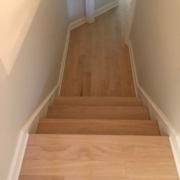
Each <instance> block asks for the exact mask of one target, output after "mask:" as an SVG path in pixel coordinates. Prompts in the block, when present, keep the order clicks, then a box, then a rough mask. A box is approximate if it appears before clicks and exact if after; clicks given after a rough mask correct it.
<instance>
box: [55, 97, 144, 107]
mask: <svg viewBox="0 0 180 180" xmlns="http://www.w3.org/2000/svg"><path fill="white" fill-rule="evenodd" d="M54 105H55V106H74V105H76V106H93V105H95V106H142V100H141V98H135V97H64V96H59V97H56V98H55V101H54Z"/></svg>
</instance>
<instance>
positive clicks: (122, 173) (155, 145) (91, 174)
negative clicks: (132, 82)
mask: <svg viewBox="0 0 180 180" xmlns="http://www.w3.org/2000/svg"><path fill="white" fill-rule="evenodd" d="M20 175H21V176H20V180H29V179H31V180H46V179H47V180H60V179H62V180H64V179H67V180H68V179H69V180H70V179H72V180H74V179H76V180H86V179H87V180H94V179H97V180H104V179H111V180H112V179H118V180H121V178H122V179H128V180H131V179H133V178H134V179H135V180H137V179H138V178H139V179H142V180H145V179H146V178H147V179H148V178H150V179H152V180H155V179H158V178H159V179H162V180H173V179H174V180H176V179H178V174H177V170H176V166H175V163H174V160H173V155H172V150H171V146H170V143H169V138H168V137H162V136H155V137H151V136H150V137H142V136H101V135H98V136H94V135H39V134H38V135H30V137H29V141H28V145H27V149H26V153H25V157H24V162H23V165H22V170H21V173H20ZM23 178H24V179H23ZM28 178H29V179H28ZM48 178H49V179H48ZM148 180H149V179H148Z"/></svg>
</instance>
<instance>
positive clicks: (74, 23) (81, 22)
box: [69, 17, 86, 31]
mask: <svg viewBox="0 0 180 180" xmlns="http://www.w3.org/2000/svg"><path fill="white" fill-rule="evenodd" d="M85 23H86V17H82V18H81V19H78V20H77V21H75V22H73V23H71V24H70V25H69V28H70V31H72V30H73V29H76V28H77V27H79V26H81V25H83V24H85Z"/></svg>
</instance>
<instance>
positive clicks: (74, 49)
mask: <svg viewBox="0 0 180 180" xmlns="http://www.w3.org/2000/svg"><path fill="white" fill-rule="evenodd" d="M61 96H106V97H107V96H111V97H112V96H120V97H135V96H136V95H135V88H134V83H133V76H132V70H131V63H130V56H129V50H128V47H127V46H126V45H124V40H123V38H122V27H121V23H120V16H119V14H118V9H117V8H114V9H112V10H110V11H108V12H106V13H104V14H102V15H101V16H99V17H97V18H96V21H95V22H94V23H93V24H91V25H89V24H84V25H82V26H80V27H78V28H76V29H75V30H73V31H72V32H71V37H70V43H69V49H68V54H67V60H66V66H65V71H64V77H63V83H62V90H61Z"/></svg>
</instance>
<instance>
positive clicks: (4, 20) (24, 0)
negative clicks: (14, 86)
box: [0, 0, 40, 74]
mask: <svg viewBox="0 0 180 180" xmlns="http://www.w3.org/2000/svg"><path fill="white" fill-rule="evenodd" d="M39 3H40V0H36V1H33V2H31V1H29V0H16V1H14V2H10V0H6V1H5V0H4V1H1V2H0V7H1V14H2V15H1V17H0V24H2V26H1V31H0V39H1V42H0V49H1V54H0V57H1V61H2V63H3V64H4V68H5V70H6V72H7V74H10V72H11V69H12V67H13V64H14V62H15V60H16V57H17V54H18V52H19V50H20V49H21V46H22V43H23V40H24V38H25V36H26V34H27V31H28V29H29V26H30V24H31V22H32V20H33V18H34V15H35V12H36V11H37V8H38V6H39Z"/></svg>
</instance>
